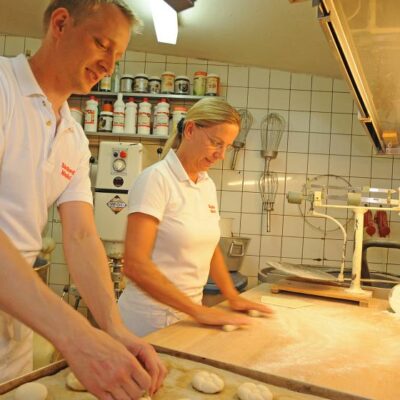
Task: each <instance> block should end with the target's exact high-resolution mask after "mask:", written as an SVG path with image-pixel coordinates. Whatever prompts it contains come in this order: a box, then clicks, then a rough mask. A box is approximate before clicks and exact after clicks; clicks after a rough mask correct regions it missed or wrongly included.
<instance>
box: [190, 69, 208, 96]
mask: <svg viewBox="0 0 400 400" xmlns="http://www.w3.org/2000/svg"><path fill="white" fill-rule="evenodd" d="M206 77H207V72H205V71H196V72H195V73H194V77H193V94H194V95H195V96H204V94H205V92H206Z"/></svg>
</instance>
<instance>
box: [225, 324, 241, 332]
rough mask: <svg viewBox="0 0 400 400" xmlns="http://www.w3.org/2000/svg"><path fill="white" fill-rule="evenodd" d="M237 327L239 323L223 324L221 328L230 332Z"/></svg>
mask: <svg viewBox="0 0 400 400" xmlns="http://www.w3.org/2000/svg"><path fill="white" fill-rule="evenodd" d="M236 329H239V325H223V326H222V330H223V331H225V332H232V331H235V330H236Z"/></svg>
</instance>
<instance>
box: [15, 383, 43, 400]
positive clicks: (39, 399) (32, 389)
mask: <svg viewBox="0 0 400 400" xmlns="http://www.w3.org/2000/svg"><path fill="white" fill-rule="evenodd" d="M47 394H48V391H47V387H46V386H45V385H43V384H42V383H39V382H29V383H25V384H23V385H21V386H20V387H19V388H18V389H17V390H16V391H15V393H14V399H15V400H45V399H46V398H47Z"/></svg>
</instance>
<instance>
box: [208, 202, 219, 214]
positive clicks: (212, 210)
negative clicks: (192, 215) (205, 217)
mask: <svg viewBox="0 0 400 400" xmlns="http://www.w3.org/2000/svg"><path fill="white" fill-rule="evenodd" d="M208 209H209V210H210V213H213V214H215V213H216V212H217V209H216V208H215V206H214V205H213V204H209V205H208Z"/></svg>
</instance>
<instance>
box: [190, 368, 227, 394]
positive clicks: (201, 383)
mask: <svg viewBox="0 0 400 400" xmlns="http://www.w3.org/2000/svg"><path fill="white" fill-rule="evenodd" d="M192 386H193V387H194V388H195V389H196V390H198V391H199V392H202V393H208V394H214V393H219V392H220V391H221V390H222V389H223V388H224V381H223V380H222V379H221V378H220V377H219V376H218V375H216V374H214V373H212V372H208V371H199V372H197V373H196V374H195V375H194V376H193V379H192Z"/></svg>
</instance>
